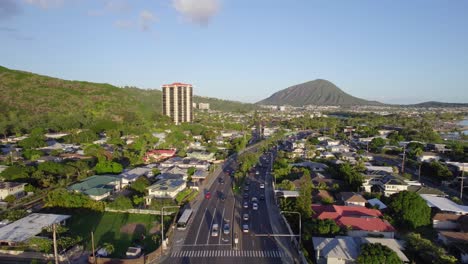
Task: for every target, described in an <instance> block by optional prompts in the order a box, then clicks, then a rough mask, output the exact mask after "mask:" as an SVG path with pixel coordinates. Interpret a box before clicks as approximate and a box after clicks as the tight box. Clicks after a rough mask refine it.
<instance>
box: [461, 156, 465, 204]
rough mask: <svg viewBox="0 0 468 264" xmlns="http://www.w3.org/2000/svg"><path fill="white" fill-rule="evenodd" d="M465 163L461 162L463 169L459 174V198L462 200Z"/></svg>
mask: <svg viewBox="0 0 468 264" xmlns="http://www.w3.org/2000/svg"><path fill="white" fill-rule="evenodd" d="M464 176H465V163H464V162H463V170H462V176H461V184H460V200H461V201H462V202H463V179H464V178H465V177H464Z"/></svg>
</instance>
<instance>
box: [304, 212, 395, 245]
mask: <svg viewBox="0 0 468 264" xmlns="http://www.w3.org/2000/svg"><path fill="white" fill-rule="evenodd" d="M312 210H313V211H314V212H315V215H314V217H315V218H317V219H322V220H323V219H332V220H334V221H335V222H336V223H337V224H338V225H339V226H342V227H346V228H347V229H348V232H347V233H348V235H349V236H356V237H364V236H383V237H386V238H393V237H394V233H395V229H394V228H393V226H392V225H390V223H388V222H387V221H386V220H383V219H381V217H382V213H381V212H380V211H379V210H375V209H369V208H366V207H362V206H339V205H316V204H313V205H312Z"/></svg>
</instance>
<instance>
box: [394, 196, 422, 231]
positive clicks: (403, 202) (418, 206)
mask: <svg viewBox="0 0 468 264" xmlns="http://www.w3.org/2000/svg"><path fill="white" fill-rule="evenodd" d="M390 199H391V202H390V204H389V209H390V210H391V214H392V216H393V218H394V219H395V220H396V222H397V224H398V225H399V226H401V227H406V228H409V229H415V228H418V227H420V226H426V225H429V224H430V223H431V209H430V208H429V206H427V203H426V201H425V200H424V199H423V198H421V196H419V194H417V193H415V192H409V191H402V192H399V193H396V194H393V195H392V196H391V197H390Z"/></svg>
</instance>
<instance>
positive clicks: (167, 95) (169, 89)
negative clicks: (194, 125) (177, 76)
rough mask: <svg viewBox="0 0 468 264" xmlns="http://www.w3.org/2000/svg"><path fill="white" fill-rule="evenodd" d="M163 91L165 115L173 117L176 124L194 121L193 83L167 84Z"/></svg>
mask: <svg viewBox="0 0 468 264" xmlns="http://www.w3.org/2000/svg"><path fill="white" fill-rule="evenodd" d="M162 91H163V97H162V100H163V104H162V105H163V115H167V116H169V117H171V119H172V121H173V122H174V123H175V124H176V125H178V124H180V123H185V122H192V120H193V112H192V103H193V102H192V96H193V89H192V85H191V84H185V83H173V84H165V85H163V86H162Z"/></svg>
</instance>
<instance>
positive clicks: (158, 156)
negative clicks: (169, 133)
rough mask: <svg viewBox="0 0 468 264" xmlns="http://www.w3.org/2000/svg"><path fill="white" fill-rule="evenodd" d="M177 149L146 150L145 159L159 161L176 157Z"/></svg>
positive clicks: (146, 160)
mask: <svg viewBox="0 0 468 264" xmlns="http://www.w3.org/2000/svg"><path fill="white" fill-rule="evenodd" d="M175 154H176V149H153V150H150V151H148V152H146V154H145V156H144V157H143V160H144V161H145V162H146V163H148V162H158V161H162V160H165V159H168V158H172V157H174V155H175Z"/></svg>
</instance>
